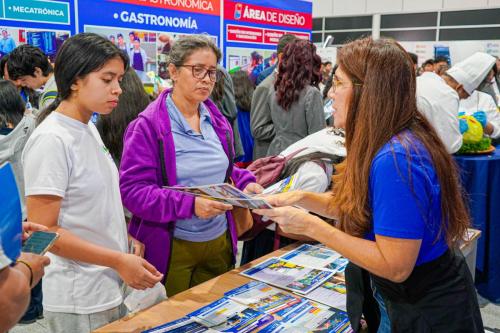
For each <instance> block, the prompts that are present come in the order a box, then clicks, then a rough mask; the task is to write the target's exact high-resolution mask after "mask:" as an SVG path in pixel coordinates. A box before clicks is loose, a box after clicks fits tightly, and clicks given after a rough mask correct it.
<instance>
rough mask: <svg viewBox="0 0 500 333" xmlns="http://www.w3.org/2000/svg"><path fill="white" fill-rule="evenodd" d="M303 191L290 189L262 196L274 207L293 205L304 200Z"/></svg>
mask: <svg viewBox="0 0 500 333" xmlns="http://www.w3.org/2000/svg"><path fill="white" fill-rule="evenodd" d="M302 197H303V196H302V191H290V192H284V193H278V194H270V195H265V196H262V197H261V198H262V199H264V200H266V201H267V202H268V203H269V204H270V205H271V206H273V207H284V206H293V205H296V204H299V203H300V201H301V200H302Z"/></svg>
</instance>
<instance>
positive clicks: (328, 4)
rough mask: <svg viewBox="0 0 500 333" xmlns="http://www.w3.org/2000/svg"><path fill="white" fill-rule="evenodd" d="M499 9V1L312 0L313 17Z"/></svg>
mask: <svg viewBox="0 0 500 333" xmlns="http://www.w3.org/2000/svg"><path fill="white" fill-rule="evenodd" d="M495 7H497V8H498V7H500V0H313V17H325V16H326V17H331V16H355V15H372V14H381V13H384V14H386V13H394V14H396V13H411V12H414V13H415V12H429V11H437V10H461V9H486V8H495Z"/></svg>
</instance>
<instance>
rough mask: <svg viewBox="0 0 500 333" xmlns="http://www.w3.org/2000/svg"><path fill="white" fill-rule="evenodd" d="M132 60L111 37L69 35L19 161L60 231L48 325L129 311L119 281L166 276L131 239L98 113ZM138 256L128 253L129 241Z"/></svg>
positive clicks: (33, 211)
mask: <svg viewBox="0 0 500 333" xmlns="http://www.w3.org/2000/svg"><path fill="white" fill-rule="evenodd" d="M127 68H128V58H127V56H126V55H125V54H124V53H123V52H122V51H120V50H119V49H118V48H117V47H116V46H115V45H114V44H112V43H111V42H110V41H108V40H107V39H106V38H104V37H102V36H99V35H96V34H92V33H82V34H77V35H75V36H73V37H71V38H69V39H68V40H67V41H66V42H65V43H64V44H63V46H62V47H61V49H60V50H59V52H58V54H57V58H56V62H55V73H54V75H55V80H56V83H57V86H58V88H59V93H58V97H57V98H56V101H55V102H54V103H52V104H51V105H50V106H49V107H48V108H47V109H45V110H44V111H43V112H42V113H41V114H40V116H39V121H41V123H40V125H38V127H37V128H36V129H35V131H34V132H33V134H32V135H31V137H30V138H29V139H28V142H27V143H26V147H25V148H24V151H23V156H22V161H23V168H24V179H25V185H26V205H27V209H28V220H29V221H33V222H36V223H40V224H42V225H45V226H46V227H48V228H49V230H51V231H55V232H57V233H59V235H60V237H59V239H58V240H57V241H56V242H55V243H54V246H53V247H52V248H51V250H50V253H49V257H50V259H51V262H52V264H51V266H49V267H48V268H47V272H46V276H45V277H44V281H43V294H44V303H43V306H44V310H45V312H44V315H45V318H46V322H47V325H48V329H49V331H50V332H53V333H59V332H91V331H93V330H95V329H96V328H98V327H100V326H102V325H105V324H107V323H109V322H111V321H115V320H117V319H119V318H120V317H122V316H123V315H124V314H125V308H124V305H123V294H122V293H123V288H122V287H123V283H126V284H127V285H128V286H130V287H132V288H135V289H147V288H151V287H153V286H154V285H155V284H156V283H157V282H159V281H160V280H161V279H162V274H161V273H159V272H158V271H157V270H156V269H155V268H154V267H153V266H152V265H151V264H149V263H148V262H147V261H146V260H144V259H143V258H141V257H140V253H141V252H142V249H141V246H140V244H139V243H137V242H136V241H135V240H133V239H131V242H132V246H130V247H129V245H128V237H127V230H126V224H125V217H124V214H123V206H122V202H121V197H120V190H119V187H118V170H117V168H116V165H115V163H114V162H113V159H112V157H111V156H110V154H109V152H108V150H107V149H106V147H105V146H104V144H103V142H102V140H101V138H100V136H99V133H98V131H97V129H96V128H95V126H94V124H93V123H92V122H90V118H91V116H92V114H93V113H94V112H97V113H99V114H109V113H110V112H112V110H113V109H114V108H115V107H116V106H117V104H118V100H119V96H120V95H121V93H122V90H121V87H120V81H121V79H122V77H123V75H124V74H125V71H126V70H127ZM132 247H133V248H134V254H129V253H128V251H129V248H132Z"/></svg>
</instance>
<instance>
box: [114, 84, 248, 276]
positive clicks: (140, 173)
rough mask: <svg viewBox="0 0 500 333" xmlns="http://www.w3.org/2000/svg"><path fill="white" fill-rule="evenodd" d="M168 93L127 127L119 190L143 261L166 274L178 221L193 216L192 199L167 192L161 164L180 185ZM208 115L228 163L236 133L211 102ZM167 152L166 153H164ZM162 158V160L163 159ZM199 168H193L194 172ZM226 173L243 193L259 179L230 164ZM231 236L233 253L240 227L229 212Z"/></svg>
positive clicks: (170, 179) (169, 181) (169, 179)
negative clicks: (142, 248) (143, 251)
mask: <svg viewBox="0 0 500 333" xmlns="http://www.w3.org/2000/svg"><path fill="white" fill-rule="evenodd" d="M169 92H170V90H166V91H164V92H163V93H162V94H161V95H160V96H159V97H158V98H157V99H156V100H155V101H154V102H153V103H151V104H150V105H149V106H148V107H147V108H146V110H144V111H143V112H141V113H140V114H139V117H138V118H137V119H136V120H134V121H133V122H131V123H130V125H129V126H128V128H127V130H126V132H125V135H124V139H123V140H124V142H123V155H122V159H121V162H120V191H121V195H122V200H123V204H124V205H125V207H127V209H129V210H130V211H131V212H132V214H134V216H133V218H132V221H131V222H130V225H129V233H130V235H132V236H133V237H134V238H136V239H137V240H139V241H140V242H142V243H144V245H145V248H146V249H145V255H144V257H145V259H146V260H147V261H149V262H150V263H151V264H152V265H154V266H155V267H156V269H157V270H158V271H160V272H162V273H164V274H165V276H164V281H165V279H166V276H167V271H168V267H169V262H170V254H171V253H170V252H171V246H172V237H173V232H174V229H175V221H176V220H177V219H186V218H191V217H192V216H193V214H194V196H192V195H189V194H183V193H180V192H176V191H171V190H166V189H163V188H162V186H163V185H164V178H165V177H163V176H162V168H161V163H162V162H163V163H164V165H165V168H164V171H165V173H166V175H165V176H166V179H167V184H168V185H169V186H174V185H177V175H176V166H175V165H176V164H175V163H176V162H175V146H174V141H173V137H172V132H171V127H170V118H169V116H168V110H167V106H166V102H165V101H166V97H167V94H168V93H169ZM204 104H205V106H206V107H207V108H208V111H209V112H210V116H211V118H212V125H213V128H214V130H215V132H216V134H217V136H218V137H219V140H220V142H221V143H222V147H223V148H224V151H225V153H226V155H227V156H228V159H229V160H230V161H231V159H232V157H233V156H234V147H233V144H232V142H228V139H229V140H231V138H233V132H232V129H231V126H230V125H229V123H228V121H227V120H226V118H224V116H223V115H222V114H221V112H220V111H219V110H218V109H217V107H216V106H215V104H214V103H212V101H210V100H206V101H205V102H204ZM161 151H163V154H161V153H160V152H161ZM162 159H163V161H162ZM195 168H196V166H193V171H195ZM227 174H228V175H230V176H231V178H232V180H233V181H234V183H235V186H236V187H238V188H239V189H244V188H245V187H246V186H247V185H248V184H249V183H253V182H255V177H254V176H253V175H252V174H251V173H250V172H249V171H247V170H243V169H239V168H237V167H235V166H233V164H232V163H229V168H228V170H227ZM226 216H227V220H228V229H229V231H230V234H231V239H232V245H233V254H234V256H236V252H237V247H236V243H237V235H236V227H235V223H234V220H233V216H232V213H231V212H227V213H226Z"/></svg>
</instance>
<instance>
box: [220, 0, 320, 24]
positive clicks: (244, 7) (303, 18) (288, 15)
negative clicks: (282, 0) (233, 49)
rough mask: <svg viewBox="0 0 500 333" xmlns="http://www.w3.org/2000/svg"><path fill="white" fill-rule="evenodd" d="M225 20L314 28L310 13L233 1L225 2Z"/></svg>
mask: <svg viewBox="0 0 500 333" xmlns="http://www.w3.org/2000/svg"><path fill="white" fill-rule="evenodd" d="M224 18H225V19H228V20H236V21H241V22H251V23H260V24H269V25H274V26H283V27H293V28H299V29H311V28H312V15H311V14H310V13H299V12H295V11H291V10H280V9H276V8H269V7H263V6H257V5H253V4H246V3H239V2H232V1H225V2H224Z"/></svg>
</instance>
